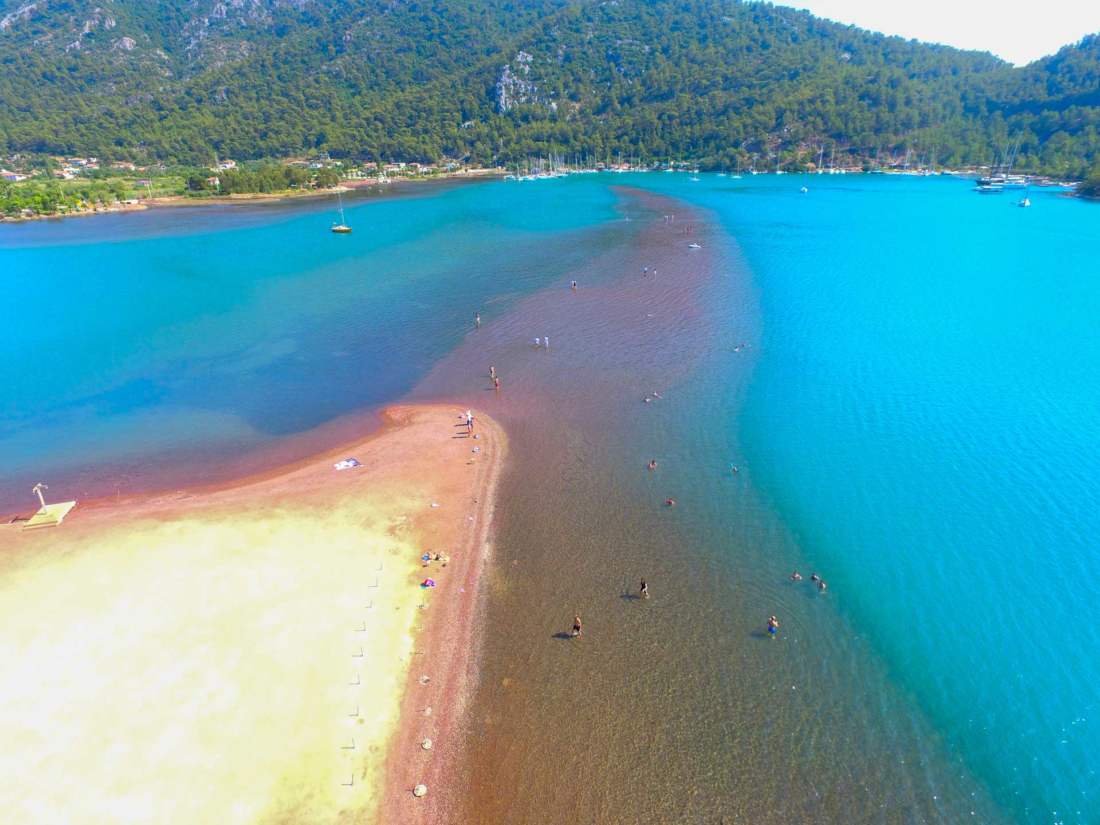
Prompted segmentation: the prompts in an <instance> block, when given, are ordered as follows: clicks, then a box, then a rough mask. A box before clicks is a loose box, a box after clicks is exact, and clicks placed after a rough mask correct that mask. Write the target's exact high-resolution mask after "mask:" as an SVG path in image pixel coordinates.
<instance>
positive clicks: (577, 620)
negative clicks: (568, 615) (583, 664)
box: [569, 616, 584, 639]
mask: <svg viewBox="0 0 1100 825" xmlns="http://www.w3.org/2000/svg"><path fill="white" fill-rule="evenodd" d="M583 632H584V628H583V627H581V617H580V616H574V617H573V632H572V633H571V634H569V635H571V636H572V637H573V638H574V639H575V638H577V637H578V636H580V635H581V633H583Z"/></svg>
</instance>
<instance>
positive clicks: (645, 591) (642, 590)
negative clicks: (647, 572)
mask: <svg viewBox="0 0 1100 825" xmlns="http://www.w3.org/2000/svg"><path fill="white" fill-rule="evenodd" d="M638 593H639V595H641V597H642V598H643V599H648V598H649V585H648V584H646V583H645V579H642V586H641V587H639V588H638Z"/></svg>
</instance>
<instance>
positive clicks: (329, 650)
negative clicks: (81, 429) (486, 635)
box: [0, 405, 505, 825]
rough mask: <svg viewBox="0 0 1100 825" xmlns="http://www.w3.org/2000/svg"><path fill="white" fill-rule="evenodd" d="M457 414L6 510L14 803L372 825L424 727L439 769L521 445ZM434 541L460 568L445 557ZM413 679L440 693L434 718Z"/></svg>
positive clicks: (130, 817)
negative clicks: (45, 512)
mask: <svg viewBox="0 0 1100 825" xmlns="http://www.w3.org/2000/svg"><path fill="white" fill-rule="evenodd" d="M459 413H460V411H459V410H458V409H457V407H452V406H442V405H423V406H400V407H392V408H390V409H388V410H386V411H385V413H384V414H383V422H384V423H383V426H382V427H381V429H380V430H378V431H377V432H375V433H372V434H371V435H370V436H369V437H367V438H365V439H360V440H358V441H355V442H352V443H348V444H344V445H343V446H341V447H339V448H338V449H334V450H329V451H326V452H325V453H324V454H321V455H317V456H313V457H312V458H310V459H308V460H304V461H301V462H298V463H296V464H293V465H289V466H283V467H279V468H277V469H273V470H270V471H268V472H266V473H263V474H260V475H256V476H251V477H249V478H246V479H243V480H240V481H237V482H234V483H232V484H226V485H219V486H217V487H211V488H206V489H201V490H195V489H193V490H184V491H177V492H174V493H164V494H157V495H148V496H131V497H127V498H123V499H121V500H120V501H116V500H114V499H100V500H96V501H89V502H82V503H81V504H80V506H78V508H77V509H76V510H74V511H73V513H72V514H71V515H70V516H69V518H68V520H67V521H66V522H65V524H64V525H62V526H61V527H60V528H56V529H51V530H45V531H35V532H24V531H22V530H21V529H19V526H18V524H16V525H11V526H4V527H0V655H2V656H3V658H4V660H5V662H6V663H7V666H8V671H9V676H8V678H7V679H5V680H4V683H3V684H2V685H0V735H2V736H3V737H4V740H5V742H6V745H7V747H6V748H5V752H4V754H3V755H0V770H2V771H3V772H4V774H5V777H6V779H5V783H4V784H3V788H2V789H0V806H3V808H4V809H5V810H7V811H9V815H10V816H12V817H14V818H15V819H17V820H18V821H21V822H27V823H36V822H43V823H45V822H59V821H65V822H71V823H78V824H79V823H85V822H86V823H92V822H96V823H99V822H104V823H109V822H128V823H137V822H150V823H153V822H157V823H160V822H167V823H173V822H179V823H190V822H197V821H218V822H223V823H242V825H243V824H244V823H253V822H281V821H302V822H304V821H308V822H350V821H353V820H354V821H363V820H364V818H366V819H368V820H369V819H371V818H373V817H375V816H376V815H377V814H378V813H379V804H380V802H381V798H382V791H383V787H384V786H383V784H382V783H383V778H384V777H390V776H394V777H397V776H400V775H401V773H402V771H401V770H400V769H399V768H398V767H397V766H399V765H402V764H406V763H407V760H408V754H407V753H406V750H405V749H406V746H407V745H408V744H409V742H411V741H414V740H415V743H417V745H416V747H417V748H418V749H419V744H418V743H419V741H420V740H421V739H422V738H423V737H424V736H431V737H432V738H433V740H435V741H436V742H437V743H438V745H437V747H436V748H435V749H434V750H433V751H431V752H427V751H419V750H418V754H419V753H423V754H425V755H426V756H427V757H428V758H430V759H431V762H430V763H429V771H428V773H425V774H423V775H424V776H428V777H429V778H428V779H424V778H421V779H418V780H417V781H424V782H425V783H428V782H429V781H434V779H432V777H437V776H440V775H441V773H440V772H441V771H443V770H445V763H446V761H447V759H448V757H449V754H450V753H452V752H453V750H454V749H456V748H455V746H454V745H452V743H451V741H450V739H449V737H450V735H451V733H452V732H453V730H454V728H453V720H454V719H456V718H457V714H458V711H459V710H460V708H461V703H462V698H463V696H464V693H465V688H464V686H465V685H466V677H467V671H468V668H470V666H471V663H472V657H471V655H470V652H471V651H472V650H473V636H472V634H473V627H472V622H471V621H470V617H471V616H472V615H473V611H474V610H475V597H476V595H477V592H478V588H477V584H476V583H477V581H478V577H479V575H480V572H481V569H482V564H483V560H484V553H483V549H484V548H485V546H486V540H487V535H488V529H489V522H490V519H491V507H492V498H493V487H494V485H495V484H496V481H497V478H498V477H499V472H500V464H501V461H502V460H503V455H504V450H505V441H504V437H503V434H502V433H501V431H500V429H499V427H497V426H496V425H495V424H494V423H492V422H491V421H488V420H485V419H480V420H479V421H478V422H477V425H476V427H475V432H476V434H477V435H478V438H477V439H473V438H470V437H468V436H467V435H466V433H465V428H464V427H463V426H458V425H459V423H460V422H459V418H458V417H457V416H458V415H459ZM475 448H476V449H477V452H474V449H475ZM351 456H354V457H355V458H357V459H358V460H359V461H360V462H361V465H362V466H360V467H358V468H355V469H350V470H345V471H342V472H341V471H336V470H335V469H334V468H333V464H334V463H335V462H336V461H339V460H340V459H342V458H346V457H351ZM425 550H430V551H432V552H433V553H435V552H440V553H443V554H446V555H447V556H449V563H448V564H447V565H446V566H445V567H443V566H441V565H439V564H436V563H433V564H432V566H431V567H430V568H429V569H428V570H424V569H423V568H422V567H421V563H420V561H419V556H420V555H421V554H422V553H423V552H424V551H425ZM425 576H431V577H432V578H433V579H435V580H436V582H437V586H436V587H435V588H433V589H422V588H420V587H419V582H420V580H421V579H423V578H424V577H425ZM463 591H464V592H463ZM421 604H424V605H426V606H427V607H426V608H425V609H423V610H422V609H421V608H420V605H421ZM414 648H415V652H414ZM422 671H427V672H429V673H430V674H431V675H432V681H431V683H430V685H429V686H427V687H426V688H425V687H424V686H421V685H420V684H419V682H418V681H417V679H418V677H419V676H420V675H421V672H422ZM414 687H415V688H416V689H418V690H420V691H424V690H427V691H430V692H432V693H433V694H435V693H436V692H437V691H439V695H436V696H434V698H433V703H434V706H435V713H436V715H435V716H434V717H432V718H431V719H430V720H426V721H428V722H430V727H429V728H426V729H422V728H421V727H420V726H418V725H416V724H413V717H410V716H409V715H408V713H407V712H406V709H407V707H409V706H410V703H412V704H415V703H416V702H417V701H418V700H419V699H420V698H421V697H420V696H418V695H417V694H416V693H415V692H414V690H413V688H414ZM403 696H404V699H405V702H404V705H402V697H403ZM444 697H446V698H444ZM399 719H400V723H399ZM416 721H419V720H416ZM425 730H426V731H427V732H425ZM387 754H389V756H387ZM408 764H410V765H411V763H408ZM437 784H438V783H437ZM385 791H386V792H387V793H388V794H389V793H392V794H393V795H394V796H395V797H397V798H403V799H405V800H406V801H411V802H415V803H417V804H420V805H422V807H421V810H427V806H423V803H425V802H427V803H428V805H432V804H433V802H432V800H434V798H435V795H434V794H430V795H429V797H428V799H426V800H415V799H413V797H412V796H411V793H410V791H411V785H409V787H408V788H402V789H400V791H395V790H394V789H392V788H389V787H388V786H385ZM387 800H388V797H387ZM387 804H389V802H388V801H387ZM413 812H415V809H413ZM385 821H414V820H411V819H406V818H404V817H402V819H401V820H392V819H387V820H385Z"/></svg>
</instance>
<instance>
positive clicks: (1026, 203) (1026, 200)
mask: <svg viewBox="0 0 1100 825" xmlns="http://www.w3.org/2000/svg"><path fill="white" fill-rule="evenodd" d="M1016 205H1017V206H1023V207H1028V206H1031V198H1029V197H1028V196H1027V195H1024V196H1023V198H1021V199H1020V200H1019V202H1018V203H1017V204H1016Z"/></svg>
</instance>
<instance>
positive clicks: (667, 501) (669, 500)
mask: <svg viewBox="0 0 1100 825" xmlns="http://www.w3.org/2000/svg"><path fill="white" fill-rule="evenodd" d="M675 506H676V499H674V498H666V499H665V507H675Z"/></svg>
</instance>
